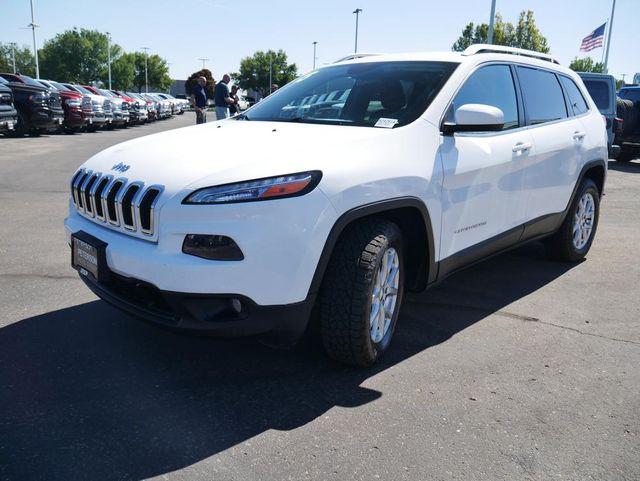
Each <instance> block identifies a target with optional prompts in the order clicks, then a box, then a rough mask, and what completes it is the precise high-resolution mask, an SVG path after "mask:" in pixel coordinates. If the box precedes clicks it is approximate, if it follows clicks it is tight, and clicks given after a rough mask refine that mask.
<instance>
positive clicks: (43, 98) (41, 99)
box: [29, 92, 49, 102]
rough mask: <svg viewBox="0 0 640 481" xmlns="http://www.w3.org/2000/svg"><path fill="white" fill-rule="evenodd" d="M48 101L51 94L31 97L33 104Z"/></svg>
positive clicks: (43, 93)
mask: <svg viewBox="0 0 640 481" xmlns="http://www.w3.org/2000/svg"><path fill="white" fill-rule="evenodd" d="M48 99H49V94H48V93H45V92H42V93H37V94H32V95H29V100H30V101H32V102H45V101H46V100H48Z"/></svg>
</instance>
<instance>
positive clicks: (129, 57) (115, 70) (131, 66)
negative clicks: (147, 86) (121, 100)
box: [102, 53, 136, 90]
mask: <svg viewBox="0 0 640 481" xmlns="http://www.w3.org/2000/svg"><path fill="white" fill-rule="evenodd" d="M135 76H136V61H135V54H134V53H123V54H122V55H120V56H119V57H118V58H116V60H115V61H112V62H111V86H112V87H113V88H114V89H116V90H131V89H132V88H133V79H134V78H135ZM102 81H103V83H104V84H105V85H108V74H107V75H106V76H105V77H103V79H102Z"/></svg>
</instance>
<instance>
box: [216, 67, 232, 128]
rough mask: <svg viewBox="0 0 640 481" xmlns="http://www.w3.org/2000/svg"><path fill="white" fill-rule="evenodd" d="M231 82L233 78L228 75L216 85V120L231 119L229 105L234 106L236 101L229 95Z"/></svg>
mask: <svg viewBox="0 0 640 481" xmlns="http://www.w3.org/2000/svg"><path fill="white" fill-rule="evenodd" d="M230 81H231V77H229V76H228V75H227V74H224V76H223V77H222V81H221V82H218V83H217V84H216V91H215V94H214V100H215V103H216V119H217V120H222V119H226V118H227V117H229V105H231V104H233V103H234V102H235V101H234V100H233V98H231V95H230V93H229V85H228V84H229V82H230Z"/></svg>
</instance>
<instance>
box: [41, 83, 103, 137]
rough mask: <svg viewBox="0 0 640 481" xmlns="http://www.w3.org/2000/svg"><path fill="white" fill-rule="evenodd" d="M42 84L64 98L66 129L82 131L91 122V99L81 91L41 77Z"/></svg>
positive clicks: (71, 131)
mask: <svg viewBox="0 0 640 481" xmlns="http://www.w3.org/2000/svg"><path fill="white" fill-rule="evenodd" d="M38 82H40V83H41V84H42V85H44V86H45V87H47V88H48V89H52V90H56V91H57V92H58V93H59V94H60V97H61V99H62V109H63V110H64V129H65V131H67V132H69V133H75V132H80V131H81V130H82V129H83V128H84V127H86V126H87V125H88V124H89V121H90V119H91V118H92V116H93V110H92V107H91V99H90V98H89V97H87V96H86V95H82V94H81V93H79V92H75V91H73V90H69V89H68V88H67V87H65V86H64V85H62V84H61V83H58V82H54V81H53V80H42V79H39V80H38Z"/></svg>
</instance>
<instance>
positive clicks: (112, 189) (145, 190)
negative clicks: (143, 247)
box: [71, 169, 164, 236]
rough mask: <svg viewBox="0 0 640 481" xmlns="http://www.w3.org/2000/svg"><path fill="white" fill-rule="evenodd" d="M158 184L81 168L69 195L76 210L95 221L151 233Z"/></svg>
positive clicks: (145, 233) (157, 196)
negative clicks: (148, 183)
mask: <svg viewBox="0 0 640 481" xmlns="http://www.w3.org/2000/svg"><path fill="white" fill-rule="evenodd" d="M163 190H164V187H163V186H161V185H150V186H145V185H144V183H143V182H138V181H135V182H129V180H127V179H125V178H123V177H118V178H114V177H113V176H112V175H109V174H102V173H100V172H93V171H91V170H86V169H80V170H79V171H78V172H76V174H75V175H74V176H73V178H72V179H71V199H72V201H73V205H74V206H75V208H76V210H77V211H78V212H79V213H80V214H82V215H83V216H84V217H87V218H89V219H91V220H93V221H94V222H97V223H100V224H104V225H106V226H109V227H111V228H115V229H117V230H120V231H124V232H128V233H139V234H142V235H143V236H153V235H154V233H155V225H154V216H155V212H154V211H155V206H156V204H157V202H158V200H159V198H160V194H161V193H162V191H163Z"/></svg>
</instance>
